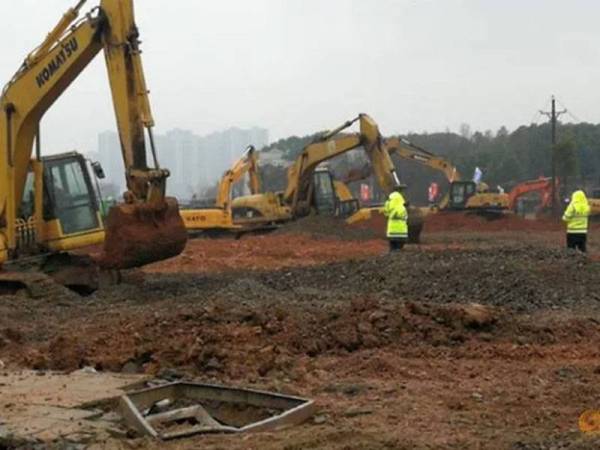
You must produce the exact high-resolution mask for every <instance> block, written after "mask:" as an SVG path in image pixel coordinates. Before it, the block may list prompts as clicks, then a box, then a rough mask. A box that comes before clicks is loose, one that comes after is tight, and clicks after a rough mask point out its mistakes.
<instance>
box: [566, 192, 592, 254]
mask: <svg viewBox="0 0 600 450" xmlns="http://www.w3.org/2000/svg"><path fill="white" fill-rule="evenodd" d="M589 216H590V205H589V203H588V200H587V197H586V196H585V192H583V191H575V192H573V195H572V196H571V203H569V206H567V209H566V210H565V213H564V214H563V221H564V222H566V223H567V247H568V248H572V249H577V250H580V251H582V252H584V253H585V251H586V244H587V232H588V218H589Z"/></svg>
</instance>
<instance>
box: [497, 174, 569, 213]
mask: <svg viewBox="0 0 600 450" xmlns="http://www.w3.org/2000/svg"><path fill="white" fill-rule="evenodd" d="M555 191H556V192H558V180H557V183H556V189H555ZM530 192H538V193H540V195H541V202H540V209H545V208H550V207H552V178H546V177H540V178H538V179H537V180H527V181H523V182H522V183H519V184H517V185H516V186H515V187H514V188H512V189H511V191H510V192H509V193H508V207H509V208H510V209H512V210H515V209H516V207H517V200H518V199H519V197H521V196H522V195H525V194H528V193H530Z"/></svg>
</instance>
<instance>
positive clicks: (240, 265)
mask: <svg viewBox="0 0 600 450" xmlns="http://www.w3.org/2000/svg"><path fill="white" fill-rule="evenodd" d="M386 249H387V243H386V241H385V240H384V239H368V240H364V241H350V240H341V239H335V238H330V239H322V238H321V239H314V238H312V237H311V236H310V235H309V234H303V233H299V234H296V233H294V234H283V233H282V234H271V235H264V236H245V237H242V238H241V239H239V240H235V239H194V240H190V241H189V242H188V245H187V247H186V249H185V250H184V252H183V253H182V254H181V255H180V256H178V257H177V258H173V259H170V260H167V261H162V262H159V263H156V264H153V265H151V266H147V267H145V268H144V271H145V272H163V273H165V272H180V273H218V272H224V271H231V270H259V269H260V270H271V269H279V268H282V267H302V266H310V265H315V264H324V263H327V262H333V261H340V260H345V259H354V258H365V257H369V256H373V255H378V254H382V253H384V252H385V251H386Z"/></svg>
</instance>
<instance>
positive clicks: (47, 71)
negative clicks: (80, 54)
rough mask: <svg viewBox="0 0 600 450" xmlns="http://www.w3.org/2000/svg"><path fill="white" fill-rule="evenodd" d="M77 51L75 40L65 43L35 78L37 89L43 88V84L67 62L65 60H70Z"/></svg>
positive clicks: (77, 46)
mask: <svg viewBox="0 0 600 450" xmlns="http://www.w3.org/2000/svg"><path fill="white" fill-rule="evenodd" d="M78 49H79V44H78V43H77V39H76V38H72V39H70V40H69V41H67V42H65V43H64V44H63V46H62V49H61V51H60V53H59V54H58V55H56V56H55V57H54V59H53V60H52V61H50V63H49V64H48V65H47V66H46V67H44V70H42V71H41V72H40V73H39V75H38V76H36V77H35V81H36V82H37V85H38V87H39V88H41V87H42V86H44V84H46V83H47V82H48V81H49V80H50V78H52V77H53V76H54V74H55V73H56V72H58V69H60V68H61V66H62V65H63V64H64V63H65V62H67V60H68V59H69V58H71V56H73V55H74V54H75V53H76V52H77V50H78Z"/></svg>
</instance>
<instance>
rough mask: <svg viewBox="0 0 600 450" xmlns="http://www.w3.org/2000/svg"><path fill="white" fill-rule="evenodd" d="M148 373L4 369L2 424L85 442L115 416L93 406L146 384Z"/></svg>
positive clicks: (17, 431) (18, 431)
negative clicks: (105, 417)
mask: <svg viewBox="0 0 600 450" xmlns="http://www.w3.org/2000/svg"><path fill="white" fill-rule="evenodd" d="M147 380H149V377H146V376H144V375H123V374H111V373H96V372H93V371H86V370H82V371H77V372H72V373H69V374H64V373H56V372H52V373H48V372H43V373H42V372H34V371H23V372H5V373H0V425H1V426H2V428H3V429H4V431H5V432H8V433H9V434H12V435H14V436H16V437H19V438H25V439H35V440H41V441H44V442H48V441H52V440H56V439H69V440H73V441H76V442H85V441H87V440H88V439H89V440H92V439H97V438H98V437H99V436H100V435H105V434H107V433H108V432H109V429H110V428H111V427H114V426H115V423H114V422H111V421H109V420H106V419H104V418H103V416H104V414H103V411H102V410H100V409H94V408H93V407H94V406H97V405H102V404H107V403H109V402H111V401H113V400H116V399H118V398H119V397H120V396H122V395H123V394H125V392H126V391H127V390H130V389H134V388H138V387H140V386H143V385H144V383H145V381H147Z"/></svg>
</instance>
